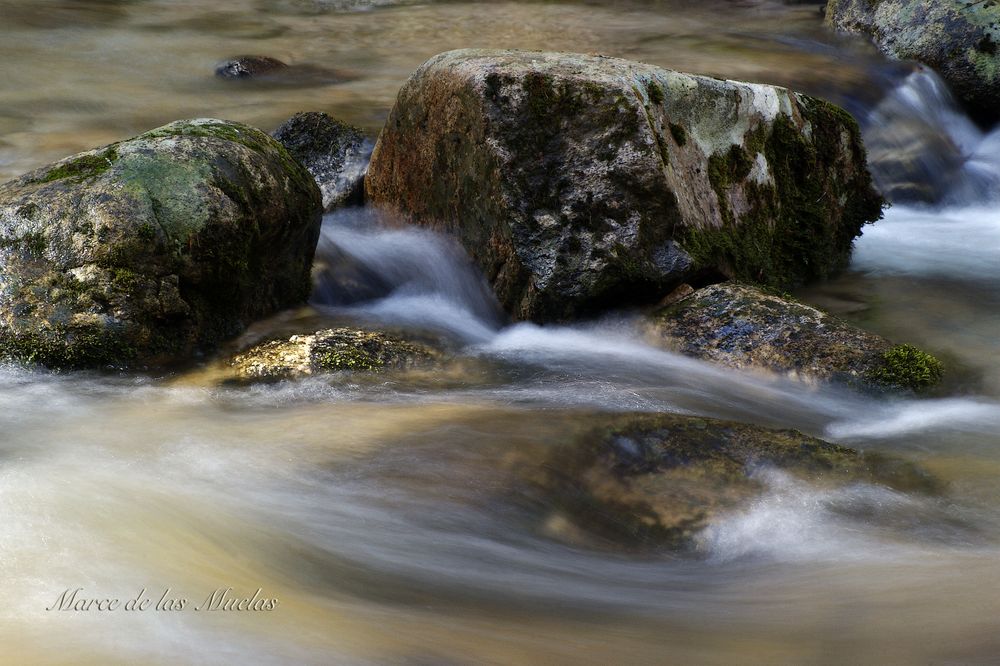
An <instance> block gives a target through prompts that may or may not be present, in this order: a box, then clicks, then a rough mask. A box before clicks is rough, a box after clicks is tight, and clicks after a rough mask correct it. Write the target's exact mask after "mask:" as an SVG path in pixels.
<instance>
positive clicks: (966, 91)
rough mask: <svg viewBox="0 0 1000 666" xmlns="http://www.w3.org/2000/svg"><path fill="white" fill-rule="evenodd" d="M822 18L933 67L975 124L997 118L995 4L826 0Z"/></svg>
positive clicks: (998, 27)
mask: <svg viewBox="0 0 1000 666" xmlns="http://www.w3.org/2000/svg"><path fill="white" fill-rule="evenodd" d="M826 20H827V23H829V24H830V25H832V26H834V27H836V28H839V29H841V30H848V31H851V32H858V33H863V34H866V35H869V36H871V38H872V39H873V40H874V42H875V44H876V45H877V46H878V47H879V48H880V49H881V50H882V51H884V52H885V53H887V54H888V55H890V56H893V57H895V58H900V59H905V60H917V61H919V62H922V63H924V64H926V65H929V66H931V67H933V68H934V69H935V70H936V71H937V72H938V73H939V74H941V76H942V77H944V79H945V80H946V81H947V82H948V84H949V85H950V86H951V87H952V89H953V90H954V91H955V93H956V94H957V95H958V97H959V99H961V100H962V101H963V102H964V103H965V105H966V106H967V108H968V110H969V111H970V113H971V114H972V115H973V116H975V117H977V118H978V119H979V120H981V121H984V122H988V123H992V122H996V121H997V120H1000V4H997V3H996V2H995V1H994V0H984V1H979V2H974V1H972V0H830V2H828V3H827V7H826Z"/></svg>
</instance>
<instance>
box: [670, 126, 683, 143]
mask: <svg viewBox="0 0 1000 666" xmlns="http://www.w3.org/2000/svg"><path fill="white" fill-rule="evenodd" d="M670 136H672V137H674V141H676V142H677V145H678V146H684V144H686V143H687V130H686V129H684V127H683V126H682V125H678V124H677V123H670Z"/></svg>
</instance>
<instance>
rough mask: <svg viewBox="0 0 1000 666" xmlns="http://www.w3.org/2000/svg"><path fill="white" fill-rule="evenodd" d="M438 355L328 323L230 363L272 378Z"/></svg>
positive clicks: (243, 374) (244, 376)
mask: <svg viewBox="0 0 1000 666" xmlns="http://www.w3.org/2000/svg"><path fill="white" fill-rule="evenodd" d="M438 356H439V353H438V352H437V351H435V350H434V349H432V348H430V347H428V346H426V345H423V344H420V343H416V342H411V341H409V340H405V339H403V338H401V337H398V336H394V335H390V334H387V333H380V332H376V331H365V330H358V329H352V328H334V329H326V330H322V331H317V332H316V333H313V334H310V335H293V336H292V337H290V338H289V339H287V340H272V341H269V342H263V343H261V344H258V345H255V346H253V347H251V348H250V349H248V350H246V351H244V352H241V353H239V354H237V355H236V356H234V357H233V358H232V360H231V361H230V366H231V367H232V368H233V370H235V373H236V377H237V378H238V379H241V380H272V381H273V380H279V379H298V378H302V377H308V376H310V375H317V374H324V373H330V372H339V371H347V372H376V371H379V370H383V369H391V368H396V369H398V368H406V367H412V366H415V365H419V364H421V363H426V362H428V361H430V360H432V359H434V358H436V357H438Z"/></svg>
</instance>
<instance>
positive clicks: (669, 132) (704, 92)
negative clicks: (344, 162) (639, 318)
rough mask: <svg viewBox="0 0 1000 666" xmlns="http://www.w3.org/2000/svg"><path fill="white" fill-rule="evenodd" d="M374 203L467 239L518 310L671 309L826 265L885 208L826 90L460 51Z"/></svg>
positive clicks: (402, 100)
mask: <svg viewBox="0 0 1000 666" xmlns="http://www.w3.org/2000/svg"><path fill="white" fill-rule="evenodd" d="M366 193H367V195H368V197H369V198H370V200H371V201H372V202H373V203H375V204H377V205H381V206H386V207H389V208H392V209H395V210H396V211H398V212H400V213H402V214H403V215H404V216H406V217H408V218H409V219H410V220H411V221H413V222H416V223H418V224H423V225H427V226H432V227H437V228H440V229H445V230H448V231H450V232H452V233H454V234H456V235H457V236H458V237H459V239H460V240H461V242H462V243H463V245H464V246H465V248H466V249H467V250H468V251H469V252H470V254H471V255H472V256H473V257H474V258H475V260H476V261H477V262H478V264H479V265H480V267H481V268H482V269H483V271H484V272H485V274H486V276H487V278H488V279H489V280H490V281H491V282H492V284H493V287H494V290H495V291H496V293H497V296H498V297H499V298H500V301H501V303H502V304H503V305H504V306H505V308H506V309H507V310H508V312H510V313H511V314H512V315H514V316H515V317H517V318H520V319H536V320H561V319H568V318H572V317H575V316H579V315H585V314H589V313H593V312H596V311H599V310H600V309H602V308H605V307H608V306H611V305H614V306H618V305H622V304H629V303H643V302H655V301H656V300H658V299H659V298H660V297H661V296H662V295H663V294H664V293H667V292H668V291H670V289H672V288H673V287H675V286H676V285H677V284H679V283H681V282H684V281H690V280H692V279H694V278H697V277H699V276H704V275H707V274H712V275H716V274H719V273H721V274H724V275H726V276H730V277H739V278H744V279H749V280H754V281H759V282H764V283H767V284H771V285H775V286H780V287H787V286H789V285H794V284H798V283H803V282H807V281H810V280H815V279H820V278H824V277H827V276H829V275H831V274H833V273H835V272H836V271H838V270H839V269H841V268H843V267H844V266H845V265H846V264H847V261H848V256H849V253H850V250H851V244H852V239H853V238H854V237H856V236H857V235H858V234H859V233H860V230H861V227H862V225H864V224H865V223H867V222H871V221H873V220H875V219H877V218H878V217H879V216H880V214H881V198H880V197H879V196H878V195H877V194H876V193H875V191H874V190H873V189H872V186H871V179H870V176H869V173H868V171H867V169H866V166H865V151H864V148H863V146H862V144H861V139H860V134H859V131H858V127H857V124H856V123H855V122H854V120H853V119H852V118H851V117H850V116H849V115H848V114H847V113H846V112H844V111H843V110H841V109H839V108H838V107H835V106H833V105H832V104H829V103H828V102H825V101H822V100H819V99H815V98H812V97H807V96H804V95H799V94H796V93H793V92H790V91H788V90H785V89H783V88H777V87H774V86H767V85H760V84H750V83H738V82H734V81H721V80H718V79H712V78H708V77H702V76H692V75H688V74H681V73H678V72H672V71H668V70H664V69H660V68H658V67H653V66H651V65H645V64H641V63H637V62H630V61H627V60H619V59H615V58H603V57H596V56H585V55H576V54H566V53H539V52H521V51H474V50H466V51H452V52H448V53H444V54H441V55H438V56H436V57H434V58H432V59H431V60H429V61H428V62H427V63H425V64H424V65H423V66H421V67H420V69H418V70H417V72H416V73H415V74H414V75H413V76H412V77H411V78H410V79H409V81H407V83H406V84H405V85H404V86H403V88H402V90H401V91H400V93H399V97H398V99H397V101H396V105H395V107H394V108H393V110H392V112H391V114H390V116H389V119H388V120H387V122H386V125H385V128H384V129H383V131H382V134H381V135H380V137H379V140H378V143H377V144H376V147H375V152H374V154H373V155H372V161H371V164H370V167H369V171H368V175H367V178H366Z"/></svg>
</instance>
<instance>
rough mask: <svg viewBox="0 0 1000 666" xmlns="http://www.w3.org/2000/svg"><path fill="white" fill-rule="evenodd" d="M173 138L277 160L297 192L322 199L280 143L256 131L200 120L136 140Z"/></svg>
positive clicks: (164, 127)
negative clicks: (207, 141)
mask: <svg viewBox="0 0 1000 666" xmlns="http://www.w3.org/2000/svg"><path fill="white" fill-rule="evenodd" d="M171 136H194V137H206V138H212V139H221V140H224V141H231V142H233V143H238V144H240V145H242V146H245V147H247V148H249V149H250V150H252V151H254V152H255V153H259V154H261V155H267V156H268V157H269V158H270V159H277V161H278V162H280V164H281V166H282V170H283V171H284V173H285V175H287V176H288V177H289V178H290V179H291V180H292V182H293V183H294V184H295V187H296V188H299V189H303V190H306V191H309V190H314V191H315V193H316V197H317V199H319V197H320V195H319V188H318V186H317V185H316V181H315V180H314V179H313V177H312V176H311V175H310V174H309V172H308V171H307V170H306V168H305V167H304V166H302V165H301V164H300V163H299V161H298V160H297V159H295V158H294V157H293V156H292V154H291V153H289V152H288V150H287V149H286V148H285V147H284V146H283V145H281V143H279V142H278V141H276V140H275V139H273V138H272V137H271V136H269V135H268V134H266V133H265V132H262V131H261V130H259V129H257V128H255V127H250V126H249V125H243V124H241V123H234V122H230V121H225V120H213V119H208V120H201V121H199V122H191V121H177V122H174V123H170V124H169V125H164V126H163V127H158V128H157V129H154V130H150V131H149V132H146V133H145V134H141V135H139V136H138V137H136V139H135V140H141V139H158V138H164V137H171Z"/></svg>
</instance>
